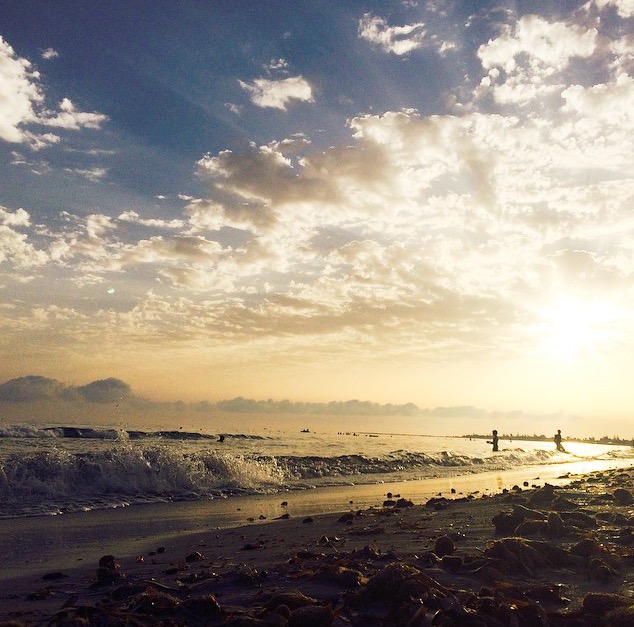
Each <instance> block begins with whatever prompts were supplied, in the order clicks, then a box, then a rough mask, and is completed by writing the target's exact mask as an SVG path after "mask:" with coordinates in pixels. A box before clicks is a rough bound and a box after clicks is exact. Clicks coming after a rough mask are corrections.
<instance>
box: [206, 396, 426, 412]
mask: <svg viewBox="0 0 634 627" xmlns="http://www.w3.org/2000/svg"><path fill="white" fill-rule="evenodd" d="M216 406H217V407H218V408H219V409H222V410H223V411H228V412H234V413H272V414H325V415H332V414H334V415H338V414H339V415H345V416H355V415H359V416H409V415H412V414H415V413H416V412H417V411H418V408H417V407H416V405H414V404H413V403H405V404H401V405H393V404H392V403H387V404H384V405H382V404H380V403H371V402H369V401H358V400H351V401H332V402H330V403H296V402H291V401H288V400H283V401H274V400H271V399H269V400H266V401H258V400H253V399H249V398H242V397H241V396H239V397H236V398H233V399H230V400H226V401H220V402H218V403H217V404H216Z"/></svg>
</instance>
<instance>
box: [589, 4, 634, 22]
mask: <svg viewBox="0 0 634 627" xmlns="http://www.w3.org/2000/svg"><path fill="white" fill-rule="evenodd" d="M591 6H595V7H597V8H598V9H599V10H602V9H604V8H605V7H614V8H616V11H617V13H618V14H619V15H620V16H621V17H624V18H627V17H634V0H591V1H590V2H588V3H587V4H586V5H585V7H586V8H589V7H591Z"/></svg>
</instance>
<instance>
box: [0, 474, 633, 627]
mask: <svg viewBox="0 0 634 627" xmlns="http://www.w3.org/2000/svg"><path fill="white" fill-rule="evenodd" d="M633 483H634V469H626V470H612V471H603V472H598V473H594V474H592V475H587V476H584V477H579V478H576V479H573V480H572V482H571V483H570V484H568V485H566V486H564V487H554V486H551V485H550V484H546V485H545V486H543V487H540V488H539V489H527V488H526V487H524V486H521V488H520V487H517V489H513V490H510V491H507V492H506V493H502V494H497V495H494V496H484V497H482V496H475V495H470V496H469V497H461V498H457V499H445V498H444V497H442V496H439V497H436V498H433V499H431V500H429V501H428V502H426V503H421V504H414V503H412V502H411V501H410V500H408V498H407V497H408V495H407V494H402V495H400V494H399V495H388V494H386V495H385V499H384V502H383V501H382V502H379V503H376V506H374V507H369V508H364V509H360V510H357V509H355V505H354V503H352V504H350V508H351V509H350V511H349V512H346V513H343V514H342V513H337V514H325V515H321V516H314V517H309V518H301V517H300V518H290V517H289V518H287V519H280V520H275V521H271V522H268V521H267V522H266V523H263V524H262V523H259V524H255V523H256V522H257V521H255V522H253V523H251V524H249V525H247V526H243V527H238V528H233V529H221V530H213V531H207V532H204V533H199V534H188V535H185V536H180V537H172V538H170V539H169V540H167V541H162V543H161V544H160V545H158V544H157V546H156V547H154V548H153V549H152V550H148V551H147V552H145V553H144V554H143V555H131V556H126V555H117V552H116V546H113V549H112V554H108V555H104V556H103V557H102V558H101V560H98V561H97V562H95V563H90V564H88V563H84V564H82V566H81V567H78V568H72V569H64V570H60V571H55V570H53V571H50V572H47V573H45V574H44V575H43V576H39V575H38V576H37V577H34V576H31V577H22V578H19V579H16V580H13V581H11V582H10V584H7V585H6V586H3V589H2V591H1V592H0V620H2V621H5V623H3V624H7V623H9V622H10V624H16V625H55V626H62V625H69V626H70V625H93V624H94V625H104V626H110V625H112V626H114V625H117V626H119V625H121V626H123V625H128V626H135V625H166V626H167V625H234V626H241V625H244V626H251V625H253V626H255V625H262V626H276V627H277V626H279V627H284V626H286V625H288V626H290V627H312V626H315V627H318V626H319V627H320V626H322V625H323V626H328V625H333V626H335V627H337V626H340V627H343V626H350V625H353V626H370V627H372V626H379V625H390V626H396V627H400V626H404V627H405V626H407V627H426V626H431V625H449V626H451V625H468V626H471V625H472V626H502V625H504V626H507V625H508V626H511V627H515V626H524V625H526V626H531V627H533V626H536V627H547V626H551V625H552V626H560V625H561V626H571V627H572V626H580V627H581V626H597V627H598V626H609V627H620V626H625V625H634V588H633V587H632V586H633V585H634V534H633V533H632V528H633V527H634V497H633V496H632V492H633V491H634V485H633ZM406 487H407V486H406V484H404V485H403V488H404V489H406ZM290 498H292V496H291V497H289V499H290ZM16 524H19V522H17V523H16Z"/></svg>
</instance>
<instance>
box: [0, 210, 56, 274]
mask: <svg viewBox="0 0 634 627" xmlns="http://www.w3.org/2000/svg"><path fill="white" fill-rule="evenodd" d="M30 224H31V220H30V216H29V214H28V213H27V212H26V211H24V209H18V210H17V211H15V212H10V211H8V210H7V209H5V208H4V207H0V264H2V263H3V262H11V263H12V264H13V265H14V266H15V267H17V268H33V267H36V266H42V265H44V264H45V263H46V262H47V261H48V255H47V254H46V252H44V251H42V250H38V249H36V248H35V246H34V245H33V244H31V243H30V242H29V241H28V240H29V235H28V233H20V232H18V231H17V230H15V229H16V228H26V227H29V226H30Z"/></svg>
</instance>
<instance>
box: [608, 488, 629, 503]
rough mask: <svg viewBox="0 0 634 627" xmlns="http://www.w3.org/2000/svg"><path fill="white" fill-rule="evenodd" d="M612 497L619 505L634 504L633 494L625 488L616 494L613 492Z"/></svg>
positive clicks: (616, 491) (617, 490)
mask: <svg viewBox="0 0 634 627" xmlns="http://www.w3.org/2000/svg"><path fill="white" fill-rule="evenodd" d="M612 496H613V497H614V500H615V501H616V502H617V503H618V504H619V505H631V504H632V503H634V496H632V493H631V492H630V491H629V490H626V489H625V488H617V489H616V490H614V492H612Z"/></svg>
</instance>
